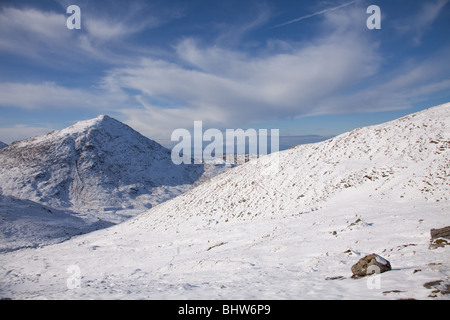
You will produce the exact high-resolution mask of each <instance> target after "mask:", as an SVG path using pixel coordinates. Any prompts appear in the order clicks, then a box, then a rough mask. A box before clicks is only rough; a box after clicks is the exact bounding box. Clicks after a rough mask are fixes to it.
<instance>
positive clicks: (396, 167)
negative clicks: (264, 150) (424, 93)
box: [0, 104, 450, 299]
mask: <svg viewBox="0 0 450 320" xmlns="http://www.w3.org/2000/svg"><path fill="white" fill-rule="evenodd" d="M449 128H450V104H446V105H442V106H438V107H435V108H431V109H429V110H425V111H423V112H420V113H417V114H413V115H410V116H407V117H404V118H402V119H399V120H395V121H393V122H389V123H386V124H382V125H379V126H373V127H367V128H361V129H357V130H354V131H352V132H349V133H346V134H343V135H341V136H338V137H335V138H333V139H331V140H328V141H325V142H322V143H318V144H312V145H304V146H298V147H296V148H292V149H290V150H286V151H284V152H281V153H280V154H279V164H278V165H277V166H276V168H274V167H273V166H272V165H273V163H274V160H275V158H273V157H271V156H268V157H267V158H263V159H261V160H262V161H252V162H249V163H247V164H244V165H242V166H239V167H236V168H233V169H231V170H229V171H227V172H225V173H224V174H222V175H219V176H216V177H213V178H212V179H211V180H209V181H206V182H204V183H203V184H201V185H200V186H198V187H196V188H195V189H192V190H190V191H188V192H186V193H184V194H182V195H181V196H178V197H176V198H174V199H171V200H168V201H166V202H164V203H162V204H160V205H158V206H155V207H154V208H152V209H150V210H148V211H147V212H145V213H142V214H140V215H138V216H136V217H135V218H131V219H130V220H127V221H125V222H123V223H121V224H118V225H115V226H112V227H110V228H107V229H104V230H100V231H95V232H92V233H89V234H85V235H81V236H78V237H74V238H72V239H71V240H68V241H65V242H63V243H59V244H52V245H49V246H46V247H42V248H35V249H31V248H25V249H21V250H16V251H14V252H7V253H3V254H1V255H0V297H2V298H14V299H43V298H49V299H56V298H57V299H80V298H81V299H91V298H93V299H110V298H114V299H399V298H415V299H427V298H430V299H448V297H449V295H448V294H443V293H445V292H448V287H447V286H448V285H450V251H449V250H450V247H449V246H448V245H447V246H444V247H441V248H437V249H430V248H429V244H430V229H432V228H442V227H444V226H448V225H450V203H449V194H450V181H449V178H450V161H449V149H450V130H449ZM267 159H269V160H270V161H265V160H267ZM275 163H276V162H275ZM370 253H377V254H379V255H380V256H382V257H383V258H385V259H387V260H389V262H390V264H391V266H392V270H391V271H388V272H386V273H382V274H379V275H372V276H369V277H365V278H361V279H353V278H351V276H352V272H351V266H352V265H353V264H355V263H356V262H357V261H358V260H359V259H360V258H361V257H363V256H364V255H366V254H370ZM430 283H432V284H430ZM424 285H425V286H424Z"/></svg>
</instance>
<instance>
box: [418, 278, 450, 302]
mask: <svg viewBox="0 0 450 320" xmlns="http://www.w3.org/2000/svg"><path fill="white" fill-rule="evenodd" d="M423 286H424V287H425V288H427V289H430V290H432V291H431V294H430V295H428V297H430V298H436V297H437V295H436V294H437V293H440V294H441V295H447V294H450V284H448V283H446V282H445V281H444V280H436V281H430V282H427V283H424V284H423Z"/></svg>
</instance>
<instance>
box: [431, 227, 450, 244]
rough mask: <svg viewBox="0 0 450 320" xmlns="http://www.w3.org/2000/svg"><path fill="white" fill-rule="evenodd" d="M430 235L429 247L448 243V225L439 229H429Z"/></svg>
mask: <svg viewBox="0 0 450 320" xmlns="http://www.w3.org/2000/svg"><path fill="white" fill-rule="evenodd" d="M430 235H431V243H430V249H436V248H441V247H444V246H446V245H448V244H450V226H447V227H443V228H440V229H431V230H430Z"/></svg>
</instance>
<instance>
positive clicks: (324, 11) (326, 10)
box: [274, 0, 357, 28]
mask: <svg viewBox="0 0 450 320" xmlns="http://www.w3.org/2000/svg"><path fill="white" fill-rule="evenodd" d="M356 2H357V1H356V0H355V1H350V2H346V3H344V4H341V5H339V6H335V7H331V8H327V9H323V10H320V11H317V12H314V13H311V14H307V15H304V16H301V17H298V18H295V19H292V20H289V21H286V22H283V23H280V24H277V25H275V26H274V28H277V27H283V26H286V25H288V24H292V23H296V22H300V21H302V20H305V19H309V18H312V17H315V16H319V15H322V14H326V13H328V12H332V11H335V10H338V9H341V8H345V7H347V6H349V5H351V4H354V3H356Z"/></svg>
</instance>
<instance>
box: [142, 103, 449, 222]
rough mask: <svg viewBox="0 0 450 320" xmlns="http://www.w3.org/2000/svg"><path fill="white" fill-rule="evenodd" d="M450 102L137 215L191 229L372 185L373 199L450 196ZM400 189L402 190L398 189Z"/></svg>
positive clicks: (301, 206) (310, 205) (292, 152)
mask: <svg viewBox="0 0 450 320" xmlns="http://www.w3.org/2000/svg"><path fill="white" fill-rule="evenodd" d="M449 128H450V104H446V105H442V106H439V107H435V108H431V109H429V110H425V111H422V112H419V113H416V114H412V115H409V116H406V117H403V118H401V119H398V120H395V121H392V122H388V123H385V124H381V125H377V126H371V127H365V128H359V129H356V130H353V131H351V132H348V133H345V134H342V135H340V136H337V137H335V138H333V139H330V140H327V141H325V142H321V143H317V144H309V145H300V146H297V147H294V148H291V149H289V150H286V151H283V152H280V154H279V164H278V166H274V165H273V162H272V161H276V158H275V156H272V157H273V158H274V159H273V160H271V158H270V156H269V157H267V158H263V159H262V160H261V161H259V162H258V161H257V160H256V161H253V162H249V163H248V164H246V165H245V166H240V167H237V168H235V169H233V170H230V171H229V172H228V173H227V174H225V175H220V176H218V177H215V178H214V179H212V180H211V181H210V182H209V183H205V184H202V185H201V186H199V187H198V188H196V189H195V190H192V191H191V192H187V193H186V194H184V195H182V196H181V197H179V198H177V199H175V200H174V201H172V202H170V204H167V205H165V206H160V207H158V208H157V210H151V211H148V212H147V214H144V215H141V216H139V217H138V220H139V221H137V222H136V223H138V224H141V225H147V226H149V227H154V226H155V227H157V228H162V227H163V226H165V225H167V226H169V225H170V226H171V228H172V229H173V228H175V226H177V227H178V228H186V224H192V225H196V226H199V225H210V224H211V223H213V224H215V223H223V222H225V221H230V220H232V219H237V220H251V219H255V218H258V217H266V218H269V219H273V218H277V219H278V218H281V217H284V216H287V215H289V216H290V215H300V214H303V213H306V212H311V211H314V210H317V209H318V208H320V207H321V206H322V205H323V204H324V203H325V201H326V200H327V199H329V198H330V197H331V196H333V195H335V194H337V193H339V192H342V191H343V190H346V189H350V190H354V191H355V192H356V190H361V189H365V188H367V187H369V188H371V189H372V190H371V193H370V194H368V197H372V196H375V195H376V196H378V197H380V198H382V199H389V198H394V199H395V200H397V199H398V200H403V201H409V200H414V199H418V198H422V199H424V200H431V201H442V202H445V201H448V200H450V184H449V183H448V175H449V174H450V162H449V155H448V151H449V148H450V129H449ZM394 190H395V193H394Z"/></svg>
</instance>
